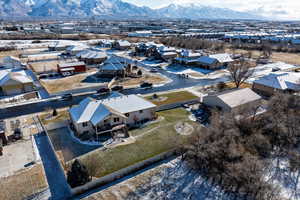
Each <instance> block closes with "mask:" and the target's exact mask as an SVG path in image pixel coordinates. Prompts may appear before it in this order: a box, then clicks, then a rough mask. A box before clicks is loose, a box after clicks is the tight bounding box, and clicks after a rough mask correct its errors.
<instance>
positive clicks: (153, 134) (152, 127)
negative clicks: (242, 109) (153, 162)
mask: <svg viewBox="0 0 300 200" xmlns="http://www.w3.org/2000/svg"><path fill="white" fill-rule="evenodd" d="M157 114H158V120H157V121H156V122H154V123H151V124H148V125H146V126H145V127H143V128H140V129H136V130H133V131H130V135H131V138H130V139H132V140H133V142H131V143H126V144H123V145H119V146H115V147H113V148H108V149H106V150H102V149H98V150H95V151H93V152H90V153H88V154H86V155H83V156H81V157H79V158H78V159H80V160H81V161H82V162H83V163H84V164H85V165H86V166H87V168H88V170H89V171H90V173H91V175H92V176H95V177H102V176H105V175H107V174H110V173H113V172H115V171H117V170H120V169H122V168H125V167H128V166H130V165H132V164H135V163H137V162H140V161H143V160H146V159H149V158H151V157H153V156H155V155H158V154H161V153H164V152H167V151H170V150H172V149H174V148H175V147H176V146H177V145H179V144H182V143H184V142H186V141H187V139H188V136H182V135H180V134H179V133H177V132H176V130H175V128H174V126H175V125H176V124H177V123H178V122H188V123H189V124H191V125H192V126H193V127H194V132H195V130H198V127H199V125H198V124H197V123H195V122H192V121H190V120H189V119H188V116H189V115H190V113H189V112H188V111H186V110H184V109H182V108H179V109H173V110H168V111H162V112H158V113H157ZM133 138H134V139H133ZM69 164H71V163H70V162H69Z"/></svg>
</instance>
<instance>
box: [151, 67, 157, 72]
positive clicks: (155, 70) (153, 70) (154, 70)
mask: <svg viewBox="0 0 300 200" xmlns="http://www.w3.org/2000/svg"><path fill="white" fill-rule="evenodd" d="M150 72H151V73H157V72H158V70H157V69H155V68H152V69H151V70H150Z"/></svg>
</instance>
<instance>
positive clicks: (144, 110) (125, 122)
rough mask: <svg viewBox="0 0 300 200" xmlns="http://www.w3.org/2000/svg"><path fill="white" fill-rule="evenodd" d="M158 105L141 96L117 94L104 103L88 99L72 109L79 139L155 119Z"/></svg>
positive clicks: (72, 119)
mask: <svg viewBox="0 0 300 200" xmlns="http://www.w3.org/2000/svg"><path fill="white" fill-rule="evenodd" d="M155 111H156V105H154V104H152V103H151V102H149V101H147V100H145V99H143V98H142V97H139V96H137V95H129V96H127V95H122V94H120V93H113V94H112V95H111V96H110V97H108V98H107V99H104V100H95V99H91V98H86V99H84V100H83V101H81V102H80V103H79V105H77V106H73V107H72V108H71V109H70V110H69V113H70V118H71V123H72V124H73V127H74V129H75V130H76V135H77V136H83V135H89V136H98V135H102V134H106V133H109V134H112V133H113V132H115V131H120V130H121V131H125V132H127V128H128V127H132V126H137V125H139V124H142V123H145V122H147V121H150V120H153V119H155V117H156V114H155Z"/></svg>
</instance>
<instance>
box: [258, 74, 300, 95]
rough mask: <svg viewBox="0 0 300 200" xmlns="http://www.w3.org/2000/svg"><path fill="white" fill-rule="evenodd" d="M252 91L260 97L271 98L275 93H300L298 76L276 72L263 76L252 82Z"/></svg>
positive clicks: (299, 75)
mask: <svg viewBox="0 0 300 200" xmlns="http://www.w3.org/2000/svg"><path fill="white" fill-rule="evenodd" d="M252 89H253V90H254V91H256V92H258V93H260V94H262V95H265V96H272V95H273V94H274V93H276V92H283V91H293V92H299V91H300V74H299V73H295V72H278V73H272V74H269V75H266V76H263V77H261V78H259V79H257V80H255V81H254V82H253V86H252Z"/></svg>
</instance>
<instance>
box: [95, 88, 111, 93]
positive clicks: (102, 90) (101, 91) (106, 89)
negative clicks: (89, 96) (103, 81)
mask: <svg viewBox="0 0 300 200" xmlns="http://www.w3.org/2000/svg"><path fill="white" fill-rule="evenodd" d="M109 92H110V89H109V88H100V89H99V90H97V93H98V94H106V93H109Z"/></svg>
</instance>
